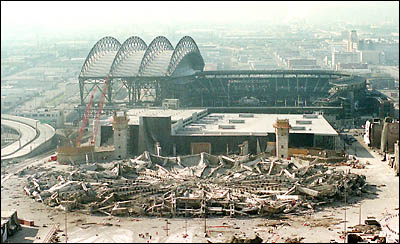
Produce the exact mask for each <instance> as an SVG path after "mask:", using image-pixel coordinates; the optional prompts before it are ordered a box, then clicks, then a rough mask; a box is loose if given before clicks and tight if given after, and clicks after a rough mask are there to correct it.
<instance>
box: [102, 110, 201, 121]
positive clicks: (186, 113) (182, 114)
mask: <svg viewBox="0 0 400 244" xmlns="http://www.w3.org/2000/svg"><path fill="white" fill-rule="evenodd" d="M194 113H197V114H204V113H207V109H162V108H138V109H129V110H128V111H127V112H126V114H127V115H128V117H129V122H128V124H129V125H139V117H140V116H151V117H169V116H171V122H172V123H175V122H177V121H178V120H180V119H182V120H185V119H188V118H191V117H192V115H193V114H194ZM111 121H112V116H110V117H109V119H108V123H102V125H111Z"/></svg>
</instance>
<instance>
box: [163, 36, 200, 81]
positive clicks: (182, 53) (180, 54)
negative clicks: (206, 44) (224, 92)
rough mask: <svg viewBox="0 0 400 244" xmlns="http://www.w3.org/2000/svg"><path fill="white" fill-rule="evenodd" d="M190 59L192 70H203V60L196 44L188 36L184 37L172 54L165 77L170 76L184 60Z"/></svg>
mask: <svg viewBox="0 0 400 244" xmlns="http://www.w3.org/2000/svg"><path fill="white" fill-rule="evenodd" d="M185 57H190V58H191V59H192V64H193V69H194V70H203V68H204V60H203V57H202V56H201V54H200V50H199V48H198V47H197V44H196V42H195V41H194V40H193V38H191V37H190V36H184V37H183V38H182V39H181V40H180V41H179V42H178V44H177V45H176V47H175V50H174V53H173V54H172V57H171V61H170V63H169V65H168V69H167V75H168V76H171V75H172V74H173V73H174V71H175V69H176V67H178V65H179V63H180V62H181V61H182V60H183V59H184V58H185Z"/></svg>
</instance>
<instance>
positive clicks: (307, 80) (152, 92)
mask: <svg viewBox="0 0 400 244" xmlns="http://www.w3.org/2000/svg"><path fill="white" fill-rule="evenodd" d="M204 65H205V64H204V60H203V58H202V55H201V53H200V50H199V48H198V46H197V44H196V42H195V41H194V40H193V38H191V37H190V36H184V37H183V38H181V39H180V41H179V42H178V43H177V44H176V46H175V48H174V47H173V45H172V44H171V42H170V41H169V40H168V39H167V38H166V37H163V36H158V37H156V38H155V39H154V40H153V41H152V42H151V43H150V44H149V45H147V44H146V43H145V42H144V41H143V40H142V39H141V38H140V37H137V36H132V37H130V38H128V39H127V40H126V41H125V42H124V43H122V44H120V42H119V41H118V40H117V39H115V38H113V37H104V38H102V39H100V40H99V41H98V42H97V43H96V44H95V45H94V46H93V48H92V49H91V51H90V52H89V54H88V56H87V58H86V60H85V62H84V64H83V66H82V69H81V72H80V75H79V87H80V98H81V107H82V108H84V107H85V105H86V104H87V103H88V100H89V98H90V96H89V95H90V93H91V92H92V91H93V89H98V92H102V93H103V94H105V99H106V103H105V109H107V107H108V108H114V109H115V108H116V106H117V107H118V106H120V105H119V104H124V105H125V106H140V105H143V104H147V103H150V104H151V105H154V106H160V105H161V104H162V101H163V100H164V99H179V104H180V106H182V107H208V108H218V107H222V108H226V110H227V111H229V108H232V107H262V108H265V111H267V110H268V109H267V108H270V109H273V108H284V109H283V110H282V111H283V112H285V113H290V112H296V111H299V108H301V109H300V110H301V111H303V112H304V111H305V110H307V109H311V110H317V111H325V110H327V109H329V108H331V109H333V110H334V111H335V112H336V111H338V109H339V108H340V109H339V110H340V117H341V118H351V117H352V116H354V115H358V114H365V113H367V112H368V111H370V110H371V109H372V106H373V105H372V103H371V101H370V100H369V99H371V98H370V97H368V95H367V89H366V79H365V78H362V77H359V76H356V75H352V74H349V73H344V72H337V71H330V70H223V71H204ZM106 78H109V80H110V85H109V86H108V87H107V90H106V91H103V90H102V88H103V86H102V85H103V84H104V81H105V80H106ZM98 95H100V94H98ZM98 95H97V97H99V96H98ZM94 104H96V98H95V99H94ZM267 112H268V111H267ZM269 112H276V111H269Z"/></svg>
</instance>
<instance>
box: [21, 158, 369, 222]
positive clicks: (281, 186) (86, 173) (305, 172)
mask: <svg viewBox="0 0 400 244" xmlns="http://www.w3.org/2000/svg"><path fill="white" fill-rule="evenodd" d="M26 172H28V171H26ZM26 172H24V171H23V172H21V174H24V173H26ZM29 172H33V174H32V175H30V176H29V177H28V183H27V184H26V186H25V187H24V190H25V192H26V194H28V195H29V196H31V197H32V198H35V199H36V200H37V201H41V202H43V203H45V204H47V205H49V206H53V207H56V208H60V209H63V210H68V211H70V210H80V211H87V212H90V213H103V214H107V215H136V216H138V215H139V216H143V215H147V216H166V217H172V216H205V215H230V216H237V215H241V216H247V215H261V216H270V215H275V214H289V213H292V214H301V213H305V212H312V211H314V208H315V206H318V205H321V204H324V203H328V202H333V201H335V200H337V199H341V198H343V197H344V194H347V197H350V196H352V195H361V194H362V192H365V191H366V190H365V188H366V186H367V185H366V183H365V176H360V175H357V174H353V173H350V172H345V171H343V170H334V169H330V168H328V167H327V166H326V165H325V164H324V163H319V162H318V159H315V160H314V161H313V162H308V161H304V162H302V161H287V160H269V159H267V158H265V157H262V156H258V157H250V156H238V157H235V158H234V159H233V158H231V157H226V156H213V155H209V154H207V153H201V154H197V155H190V156H181V157H160V156H155V155H151V154H149V153H148V152H145V153H143V154H142V155H140V156H139V157H137V158H135V159H130V160H121V161H114V162H112V163H108V164H102V165H100V164H89V165H88V164H84V165H77V166H70V170H69V171H56V170H54V169H51V170H50V169H44V168H42V167H37V168H30V169H29Z"/></svg>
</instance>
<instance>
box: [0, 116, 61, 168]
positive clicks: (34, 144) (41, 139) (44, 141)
mask: <svg viewBox="0 0 400 244" xmlns="http://www.w3.org/2000/svg"><path fill="white" fill-rule="evenodd" d="M1 125H2V126H3V125H4V126H7V127H11V128H13V129H14V130H16V131H18V132H19V133H20V138H19V140H17V141H15V142H13V143H11V144H10V145H7V146H6V147H4V148H2V149H1V160H2V161H3V160H12V159H19V158H23V157H27V156H34V155H36V154H38V153H41V152H43V151H45V150H47V149H49V148H50V147H51V146H52V141H53V138H54V136H55V129H54V128H53V127H51V126H50V125H48V124H41V123H40V121H38V120H34V119H29V118H24V117H20V116H14V115H8V114H2V115H1Z"/></svg>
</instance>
